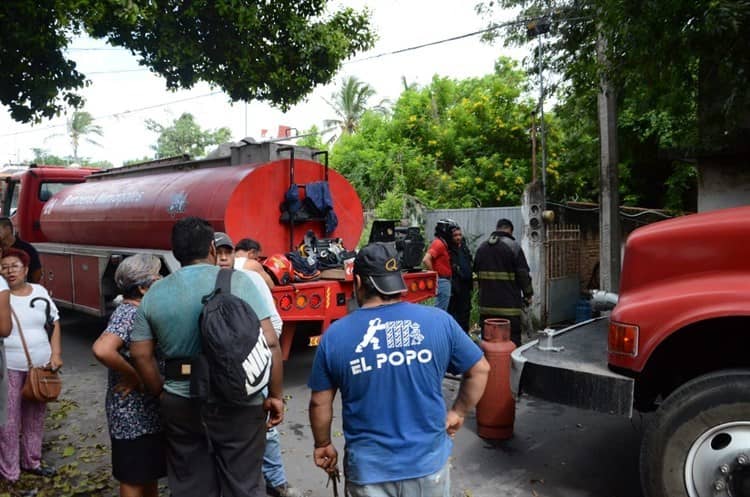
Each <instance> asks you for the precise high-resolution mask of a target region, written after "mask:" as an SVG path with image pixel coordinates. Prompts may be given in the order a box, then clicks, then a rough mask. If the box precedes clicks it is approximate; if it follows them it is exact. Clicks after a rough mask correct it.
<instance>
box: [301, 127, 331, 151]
mask: <svg viewBox="0 0 750 497" xmlns="http://www.w3.org/2000/svg"><path fill="white" fill-rule="evenodd" d="M297 145H299V146H301V147H310V148H314V149H317V150H327V149H328V145H326V143H325V142H324V141H323V137H322V136H321V135H320V130H319V129H318V127H317V126H315V125H314V124H313V125H312V126H311V127H310V129H308V130H307V131H305V132H304V133H302V138H300V139H299V140H297Z"/></svg>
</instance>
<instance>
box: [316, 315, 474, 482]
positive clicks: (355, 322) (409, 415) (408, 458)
mask: <svg viewBox="0 0 750 497" xmlns="http://www.w3.org/2000/svg"><path fill="white" fill-rule="evenodd" d="M481 357H482V351H481V350H480V349H479V347H477V346H476V344H474V342H472V341H471V339H469V337H468V336H467V335H466V333H464V331H463V330H462V329H461V328H460V327H459V325H458V323H456V321H455V320H454V319H453V318H452V317H451V316H450V315H449V314H447V313H446V312H444V311H442V310H440V309H436V308H434V307H430V306H423V305H417V304H411V303H407V302H399V303H395V304H389V305H384V306H379V307H371V308H363V309H358V310H356V311H354V312H353V313H351V314H349V315H348V316H346V317H344V318H343V319H340V320H339V321H336V322H335V323H333V324H332V325H331V326H330V327H329V328H328V331H327V332H326V333H325V335H323V339H322V340H321V342H320V346H319V347H318V351H317V353H316V354H315V361H314V362H313V367H312V372H311V375H310V380H309V383H308V385H309V387H310V388H311V389H312V390H313V391H322V390H330V389H338V390H340V391H341V401H342V408H343V422H344V436H345V437H346V457H345V459H344V460H345V466H346V467H345V474H346V477H347V479H348V480H350V481H352V482H354V483H356V484H359V485H366V484H371V483H382V482H388V481H399V480H404V479H410V478H421V477H422V476H427V475H430V474H433V473H435V472H437V471H439V470H440V469H441V468H442V467H443V466H444V465H445V463H446V461H447V460H448V456H449V455H450V451H451V448H452V442H451V440H450V438H449V437H448V435H447V433H446V431H445V415H446V406H445V400H444V399H443V392H442V383H443V376H444V375H445V373H446V371H448V372H451V373H452V374H461V373H463V372H464V371H466V370H468V369H470V368H471V367H472V366H474V364H476V362H477V361H479V360H480V359H481Z"/></svg>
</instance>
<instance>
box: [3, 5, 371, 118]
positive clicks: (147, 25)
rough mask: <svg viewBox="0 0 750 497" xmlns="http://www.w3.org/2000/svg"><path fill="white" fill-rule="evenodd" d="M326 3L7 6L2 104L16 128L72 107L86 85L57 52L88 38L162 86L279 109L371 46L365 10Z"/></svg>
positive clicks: (66, 58) (79, 98)
mask: <svg viewBox="0 0 750 497" xmlns="http://www.w3.org/2000/svg"><path fill="white" fill-rule="evenodd" d="M327 6H328V1H327V0H306V1H302V2H298V1H291V0H278V1H274V2H256V1H252V0H195V1H191V2H184V1H182V0H163V1H159V2H153V1H150V0H128V1H123V0H38V1H36V2H28V1H27V0H5V1H3V2H0V22H2V26H3V29H2V31H1V32H0V65H1V66H2V67H3V78H2V80H1V81H0V103H2V104H4V105H7V106H8V107H9V109H10V114H11V116H12V117H13V119H15V120H17V121H21V122H30V121H38V120H40V119H42V118H45V117H46V118H49V117H52V116H54V115H56V114H58V113H59V112H61V111H62V110H63V109H64V108H65V107H66V106H74V107H75V106H80V105H81V103H82V99H81V97H80V95H79V94H78V93H77V92H78V90H80V89H81V88H82V87H84V86H85V85H87V84H88V82H87V80H86V78H85V75H84V74H82V73H81V72H80V71H79V70H78V69H77V68H76V65H75V63H74V62H73V61H71V60H70V59H69V58H68V57H67V56H66V54H65V50H66V49H67V47H68V45H69V44H70V40H71V36H73V35H78V34H80V33H84V32H85V33H87V34H88V35H90V36H91V37H93V38H102V39H106V40H107V41H108V42H109V43H110V44H111V45H113V46H116V47H123V48H125V49H127V50H129V51H130V52H131V53H133V54H134V55H136V56H137V57H138V58H139V62H140V64H142V65H144V66H146V67H148V68H149V69H151V70H152V71H153V72H154V73H156V74H158V75H160V76H162V77H164V78H165V79H166V84H167V87H168V88H170V89H177V88H192V87H193V86H194V85H195V84H196V83H198V82H199V81H205V82H208V83H210V84H212V85H216V86H218V87H220V88H221V89H222V90H223V91H225V92H226V93H227V94H228V95H229V97H230V98H231V99H232V100H245V101H250V100H267V101H269V102H271V103H273V104H275V105H279V106H280V107H281V108H282V109H284V110H286V109H287V108H288V107H289V106H291V105H292V104H295V103H297V102H299V101H300V100H301V99H302V98H303V97H304V96H305V95H307V94H308V93H309V92H310V91H311V90H312V88H314V87H315V86H316V85H318V84H324V83H328V82H329V81H330V80H331V78H332V77H333V75H334V74H336V72H337V71H338V70H339V68H340V66H341V62H342V61H343V60H345V59H347V58H349V57H351V56H352V55H354V54H355V53H356V52H359V51H362V50H366V49H368V48H370V47H371V46H372V44H373V41H374V35H373V33H372V32H371V29H370V24H369V16H368V13H367V11H366V10H365V11H362V12H358V11H355V10H353V9H351V8H346V7H345V8H338V9H336V10H332V9H328V8H327Z"/></svg>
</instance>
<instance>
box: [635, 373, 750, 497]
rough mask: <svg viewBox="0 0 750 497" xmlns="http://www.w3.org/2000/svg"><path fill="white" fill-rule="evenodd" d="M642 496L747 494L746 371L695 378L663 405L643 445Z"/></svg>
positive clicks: (749, 378) (749, 410)
mask: <svg viewBox="0 0 750 497" xmlns="http://www.w3.org/2000/svg"><path fill="white" fill-rule="evenodd" d="M640 472H641V485H642V487H643V491H644V495H645V496H646V497H682V496H690V497H699V496H700V497H706V496H711V497H714V496H719V497H724V496H733V497H738V496H743V497H748V496H750V370H725V371H718V372H714V373H710V374H707V375H704V376H700V377H698V378H695V379H693V380H691V381H689V382H688V383H686V384H684V385H682V386H681V387H680V388H678V389H677V390H675V391H674V392H673V393H672V394H671V395H670V396H669V397H667V399H666V400H665V401H664V402H663V403H662V405H661V407H660V408H659V410H658V411H657V413H656V416H655V418H654V419H653V420H652V422H651V423H650V424H649V426H648V427H647V429H646V431H645V433H644V435H643V441H642V443H641V457H640Z"/></svg>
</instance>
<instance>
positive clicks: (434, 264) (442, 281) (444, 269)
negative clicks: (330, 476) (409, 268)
mask: <svg viewBox="0 0 750 497" xmlns="http://www.w3.org/2000/svg"><path fill="white" fill-rule="evenodd" d="M456 228H458V223H456V222H455V221H453V220H452V219H441V220H440V221H438V222H437V224H435V239H434V240H433V241H432V243H431V244H430V247H429V248H428V249H427V253H426V254H425V255H424V259H422V265H424V267H425V269H428V270H430V271H435V272H436V273H437V274H438V288H437V298H436V299H435V307H438V308H439V309H442V310H444V311H447V310H448V303H449V302H450V300H451V277H452V276H453V271H452V270H451V256H450V253H449V252H448V243H450V240H451V234H452V233H453V230H454V229H456Z"/></svg>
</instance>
